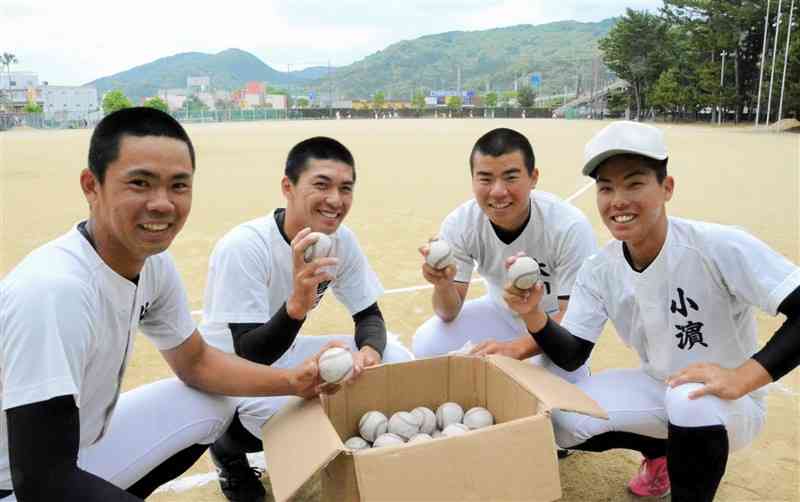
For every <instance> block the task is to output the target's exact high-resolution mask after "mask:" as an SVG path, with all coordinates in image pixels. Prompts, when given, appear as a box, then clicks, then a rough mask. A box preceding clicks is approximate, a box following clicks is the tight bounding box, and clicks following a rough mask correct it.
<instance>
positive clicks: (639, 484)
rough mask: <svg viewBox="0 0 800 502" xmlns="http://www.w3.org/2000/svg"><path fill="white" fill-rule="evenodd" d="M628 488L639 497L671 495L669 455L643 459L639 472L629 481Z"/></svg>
mask: <svg viewBox="0 0 800 502" xmlns="http://www.w3.org/2000/svg"><path fill="white" fill-rule="evenodd" d="M628 489H629V490H630V491H631V492H632V493H633V494H634V495H638V496H639V497H666V496H667V495H669V473H668V472H667V457H658V458H654V459H646V458H645V459H643V460H642V465H641V467H639V472H638V473H637V474H636V476H634V477H633V478H631V480H630V481H628Z"/></svg>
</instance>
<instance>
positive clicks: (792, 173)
mask: <svg viewBox="0 0 800 502" xmlns="http://www.w3.org/2000/svg"><path fill="white" fill-rule="evenodd" d="M603 125H604V124H603V123H600V122H583V121H563V120H496V121H489V120H353V121H306V122H265V123H247V124H235V123H229V124H214V125H197V126H191V127H189V133H190V135H191V137H192V139H193V141H194V142H195V145H196V149H197V158H198V170H197V176H196V183H195V189H194V190H195V191H194V207H193V208H192V214H191V216H190V218H189V221H188V223H187V224H186V227H185V229H184V230H183V232H182V234H181V235H180V236H179V237H178V238H177V239H176V241H175V243H174V245H173V247H172V253H173V254H174V256H175V258H176V261H177V263H178V267H179V269H180V272H181V273H182V274H183V277H184V279H185V282H186V286H187V289H188V292H189V298H190V300H191V306H192V309H194V310H197V309H200V308H201V302H202V294H203V287H204V284H205V276H206V267H207V262H208V255H209V253H210V251H211V249H212V247H213V245H214V243H215V242H216V241H217V239H219V238H220V237H221V236H222V235H223V234H224V233H225V232H226V231H227V230H229V229H230V228H231V227H233V226H234V225H236V224H238V223H240V222H242V221H245V220H248V219H251V218H255V217H258V216H261V215H263V214H264V213H265V212H267V211H269V210H270V209H272V208H273V207H276V206H282V205H283V199H282V196H281V193H280V190H279V180H280V178H281V176H282V172H283V161H284V159H285V155H286V153H287V151H288V149H289V148H290V147H291V146H292V145H293V144H294V143H296V142H297V141H299V140H301V139H304V138H307V137H310V136H313V135H327V136H333V137H335V138H337V139H339V140H340V141H342V142H343V143H344V144H346V145H348V147H350V149H351V150H352V152H353V154H354V156H355V158H356V163H357V174H358V181H357V188H356V192H355V202H354V205H353V209H352V211H351V213H350V215H349V216H348V219H347V222H346V224H347V225H348V226H349V227H350V228H352V229H353V230H354V231H355V232H356V234H357V235H358V237H359V240H360V242H361V245H362V247H363V248H364V250H365V252H366V254H367V256H368V257H369V259H370V262H371V263H372V266H373V268H375V270H376V272H377V273H378V275H379V277H380V278H381V281H382V282H383V285H384V287H385V288H387V289H393V288H404V287H409V286H415V285H420V284H422V283H423V279H422V277H421V274H420V271H419V265H420V258H419V256H418V254H417V252H416V248H417V246H419V245H420V244H421V243H422V242H424V241H425V240H426V239H427V238H428V237H430V236H432V235H434V234H435V233H436V232H437V229H438V226H439V223H440V221H441V220H442V218H443V217H444V216H445V215H446V214H447V213H448V212H449V211H450V210H452V209H453V208H454V207H455V206H456V205H457V204H459V203H461V202H462V201H464V200H466V199H468V198H469V197H470V179H469V167H468V163H467V156H468V153H469V150H470V148H471V146H472V143H473V142H474V141H475V139H476V138H477V137H478V136H479V135H481V134H482V133H484V132H486V131H487V130H489V129H491V128H494V127H499V126H507V127H512V128H515V129H517V130H519V131H521V132H523V133H525V134H526V135H528V137H529V138H530V139H531V140H532V142H533V145H534V149H535V151H536V158H537V166H538V167H539V168H540V170H541V175H540V182H539V186H538V188H539V189H542V190H546V191H550V192H553V193H556V194H558V195H560V196H562V197H568V196H570V195H572V194H574V193H575V192H577V191H578V190H579V189H580V188H581V187H583V186H584V185H585V184H586V183H587V181H588V180H587V179H585V178H581V177H580V165H581V158H582V152H583V145H584V143H585V142H586V141H587V140H588V139H589V138H590V137H591V135H592V134H593V133H594V132H595V131H597V130H599V129H600V128H601V127H603ZM664 129H665V132H666V136H667V142H668V145H669V148H670V152H671V156H670V157H671V158H670V172H671V174H673V175H674V176H675V179H676V188H675V196H674V197H673V199H672V201H671V202H670V204H669V206H668V211H669V212H670V214H672V215H676V216H683V217H690V218H696V219H704V220H709V221H715V222H720V223H726V224H734V225H740V226H742V227H744V228H745V229H747V230H748V231H750V232H752V233H753V234H755V235H756V236H758V237H759V238H761V239H763V240H764V241H766V242H767V243H768V244H770V245H771V246H773V247H774V248H775V249H777V250H778V251H779V252H781V253H782V254H784V255H785V256H787V257H788V258H789V259H791V260H793V261H795V262H798V261H800V248H799V247H798V246H799V245H800V139H799V138H798V136H797V135H793V134H771V133H764V132H759V133H755V132H751V131H750V130H749V129H743V128H742V129H735V128H725V129H716V128H709V127H699V126H664ZM89 135H90V132H89V131H58V132H41V131H11V132H5V133H2V134H0V210H1V211H2V212H1V213H0V214H1V217H0V239H2V240H1V241H0V275H4V274H5V273H6V272H7V271H8V270H10V269H11V268H12V267H13V266H14V265H15V264H16V263H17V262H18V261H19V260H20V259H21V258H22V257H23V256H24V255H25V254H27V253H28V252H30V251H31V250H32V249H33V248H35V247H36V246H38V245H40V244H42V243H44V242H46V241H47V240H50V239H52V238H54V237H56V236H58V235H60V234H62V233H64V232H65V231H66V230H67V229H68V228H69V226H70V225H71V224H73V223H75V222H77V221H79V220H81V219H84V218H85V217H86V214H87V208H86V204H85V201H84V199H83V196H82V194H81V192H80V188H79V185H78V173H79V172H80V170H81V169H82V168H83V167H84V165H85V159H86V153H87V149H88V140H89ZM574 203H575V205H576V206H577V207H579V208H580V209H581V210H583V211H584V212H585V213H586V214H587V215H588V216H589V218H590V220H591V221H592V223H593V225H594V228H595V231H596V234H597V238H598V241H599V242H600V243H604V242H605V241H607V240H608V238H609V234H608V233H607V232H606V230H605V228H604V227H603V226H602V223H601V222H600V220H599V218H598V216H597V214H596V209H595V206H594V190H593V189H590V190H589V191H588V192H586V193H584V194H583V195H581V196H579V197H578V198H577V199H576V200H575V202H574ZM483 291H484V289H483V287H482V286H480V285H475V286H473V287H472V288H471V294H473V295H477V294H481V293H483ZM380 304H381V309H382V311H383V313H384V315H385V317H386V320H387V324H388V327H389V329H390V330H391V331H393V332H395V333H397V334H398V335H399V336H400V337H401V340H402V341H403V342H404V343H406V344H407V345H409V344H410V340H411V336H412V335H413V333H414V330H415V328H416V327H417V326H418V325H419V324H421V323H422V322H423V321H424V320H425V319H427V318H428V317H429V316H430V315H431V307H430V292H429V291H418V292H410V293H400V294H392V295H387V296H385V297H384V298H382V299H381V300H380ZM780 322H781V319H775V318H771V317H768V316H766V315H763V314H759V317H758V324H759V329H760V334H761V338H762V341H764V340H766V338H767V337H768V336H769V335H770V334H771V333H772V332H774V330H775V329H777V327H778V326H779V325H780ZM303 330H304V333H305V334H322V333H349V332H352V320H351V319H350V317H349V316H348V314H347V312H346V311H345V309H344V308H343V307H341V306H340V305H339V304H338V303H336V301H335V299H334V298H333V296H332V295H327V298H326V299H325V301H324V302H323V304H322V306H321V308H320V309H319V310H318V311H316V312H315V313H314V314H313V315H312V316H311V317H310V319H309V321H308V322H306V324H305V325H304V328H303ZM607 331H608V333H607V334H605V336H604V337H603V338H602V340H601V342H600V343H599V345H598V347H597V350H595V353H594V356H593V360H592V368H593V370H594V371H595V372H596V371H600V370H603V369H606V368H612V367H632V366H636V365H637V358H636V356H635V354H634V352H633V351H631V350H630V349H627V348H625V347H624V346H623V345H622V344H621V343H620V342H619V341H618V340H617V338H616V336H615V335H614V333H613V330H612V329H611V328H607ZM170 374H171V373H170V371H169V369H168V368H167V366H166V364H165V363H164V361H163V360H162V359H161V358H160V356H159V355H158V354H157V353H156V351H155V349H154V348H153V346H152V345H151V344H150V343H149V342H148V341H147V340H146V339H145V338H144V337H140V338H139V340H138V341H137V345H136V348H135V353H134V357H133V361H132V364H131V366H130V368H129V369H128V372H127V374H126V377H125V383H124V387H125V389H130V388H133V387H136V386H139V385H142V384H144V383H147V382H150V381H153V380H156V379H158V378H162V377H166V376H169V375H170ZM799 375H800V371H797V370H795V371H794V372H792V373H791V374H790V375H788V376H786V377H784V379H783V380H782V381H781V382H780V384H781V386H780V388H777V389H776V390H774V391H773V392H772V393H770V395H769V397H768V399H767V402H768V406H769V415H768V420H767V424H766V427H765V429H764V431H763V432H762V433H761V435H760V436H759V437H758V439H757V440H756V441H755V443H754V444H752V445H751V446H749V447H748V448H747V449H745V450H743V451H742V452H739V453H736V454H734V455H733V456H732V457H731V459H730V461H729V464H728V471H727V473H726V475H725V478H724V479H723V482H722V485H721V487H720V490H719V492H718V500H721V501H743V500H776V501H777V500H780V501H787V500H800V495H798V494H799V493H800V376H799ZM520 461H523V462H524V459H509V462H520ZM638 461H639V459H638V457H637V455H635V454H631V453H628V452H622V451H615V452H607V453H603V454H576V455H573V456H572V457H570V458H568V459H566V460H564V461H562V462H561V464H560V466H561V476H562V482H563V484H564V488H565V496H564V499H563V500H570V501H573V500H574V501H578V500H580V501H615V500H628V499H630V500H633V498H631V497H629V496H628V495H627V494H626V492H625V489H624V486H625V482H626V481H627V479H628V478H629V477H630V476H631V475H632V474H633V473H634V471H635V470H636V469H637V467H638ZM211 470H212V469H211V464H210V462H209V461H208V460H207V459H206V458H205V457H204V458H203V459H201V460H200V462H198V464H197V465H195V467H193V469H192V470H191V472H190V473H187V475H197V474H202V473H206V472H209V471H211ZM314 493H315V487H314V486H311V487H309V491H308V492H307V493H306V494H305V495H304V496H302V497H300V499H301V500H307V501H311V500H315V496H314ZM150 500H155V501H178V502H188V501H223V500H224V497H223V496H222V495H221V494H220V492H219V488H218V486H217V484H216V482H212V483H208V484H205V485H203V486H198V487H196V488H192V489H190V490H188V491H182V492H172V491H171V492H162V493H159V494H156V495H154V496H153V497H151V499H150Z"/></svg>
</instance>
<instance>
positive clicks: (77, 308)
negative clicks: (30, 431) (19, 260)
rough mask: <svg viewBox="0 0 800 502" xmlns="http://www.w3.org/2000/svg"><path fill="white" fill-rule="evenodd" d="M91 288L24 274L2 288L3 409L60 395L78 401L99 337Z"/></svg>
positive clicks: (73, 280)
mask: <svg viewBox="0 0 800 502" xmlns="http://www.w3.org/2000/svg"><path fill="white" fill-rule="evenodd" d="M89 289H90V288H88V287H87V286H86V284H85V283H84V282H82V281H80V280H78V279H77V278H75V277H70V276H68V275H61V276H56V275H53V274H48V275H46V276H45V275H40V276H37V277H32V276H31V274H28V275H26V276H25V277H18V278H16V279H15V280H13V281H9V282H6V283H4V284H3V289H2V290H0V367H2V386H3V389H2V401H3V409H4V410H7V409H10V408H14V407H17V406H22V405H26V404H31V403H36V402H40V401H46V400H48V399H52V398H54V397H58V396H64V395H73V396H75V402H76V403H80V401H81V400H80V392H81V385H82V379H83V376H84V370H85V367H86V364H87V361H88V360H89V358H90V354H91V352H92V347H93V345H94V340H95V339H96V337H97V336H99V335H98V333H96V329H95V324H94V323H95V319H96V315H97V312H95V309H94V301H93V295H92V291H90V290H89ZM100 336H101V335H100Z"/></svg>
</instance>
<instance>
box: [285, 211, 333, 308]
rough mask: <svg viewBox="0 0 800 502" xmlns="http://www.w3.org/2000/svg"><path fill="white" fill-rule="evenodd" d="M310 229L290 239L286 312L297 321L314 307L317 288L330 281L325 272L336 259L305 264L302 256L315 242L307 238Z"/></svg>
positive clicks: (320, 259)
mask: <svg viewBox="0 0 800 502" xmlns="http://www.w3.org/2000/svg"><path fill="white" fill-rule="evenodd" d="M310 233H311V229H310V228H308V227H306V228H304V229H302V230H300V231H299V232H297V235H295V236H294V239H292V242H291V244H290V245H291V247H292V266H293V269H292V274H293V277H292V294H291V295H289V298H288V299H287V300H286V312H287V313H288V314H289V317H291V318H292V319H296V320H298V321H300V320H302V319H304V318H305V317H306V314H307V313H308V311H309V310H311V309H312V308H313V307H314V302H316V299H317V286H319V284H320V283H322V282H325V281H332V280H333V275H332V274H331V273H330V271H328V270H326V268H327V267H333V266H336V264H337V263H338V262H339V260H338V259H337V258H334V257H330V258H317V259H315V260H313V261H311V262H309V263H306V261H305V259H304V257H303V254H304V253H305V250H306V248H307V247H309V246H310V245H312V244H314V242H316V239H315V238H314V237H309V235H308V234H310Z"/></svg>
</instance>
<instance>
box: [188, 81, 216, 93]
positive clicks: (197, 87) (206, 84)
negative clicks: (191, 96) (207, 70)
mask: <svg viewBox="0 0 800 502" xmlns="http://www.w3.org/2000/svg"><path fill="white" fill-rule="evenodd" d="M186 87H187V88H188V89H192V90H194V91H200V92H206V91H208V90H209V89H211V77H186Z"/></svg>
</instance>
